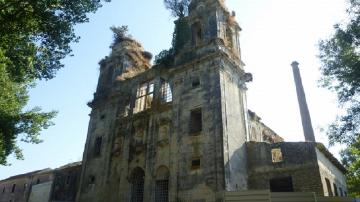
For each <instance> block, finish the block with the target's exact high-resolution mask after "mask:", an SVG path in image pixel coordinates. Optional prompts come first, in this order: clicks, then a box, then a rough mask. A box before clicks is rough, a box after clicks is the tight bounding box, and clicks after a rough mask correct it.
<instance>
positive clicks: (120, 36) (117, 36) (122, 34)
mask: <svg viewBox="0 0 360 202" xmlns="http://www.w3.org/2000/svg"><path fill="white" fill-rule="evenodd" d="M110 29H111V31H113V32H114V42H113V43H112V45H111V47H113V46H114V45H116V44H118V43H120V42H122V41H123V40H124V39H126V38H131V35H129V34H128V31H129V29H128V26H126V25H123V26H120V27H116V26H113V27H110Z"/></svg>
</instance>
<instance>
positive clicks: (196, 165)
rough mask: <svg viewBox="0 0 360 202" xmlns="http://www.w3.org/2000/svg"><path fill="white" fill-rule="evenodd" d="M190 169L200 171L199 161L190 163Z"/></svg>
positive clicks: (195, 160) (194, 160)
mask: <svg viewBox="0 0 360 202" xmlns="http://www.w3.org/2000/svg"><path fill="white" fill-rule="evenodd" d="M191 169H192V170H196V169H200V159H193V160H192V161H191Z"/></svg>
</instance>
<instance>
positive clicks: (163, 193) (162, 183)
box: [155, 180, 169, 202]
mask: <svg viewBox="0 0 360 202" xmlns="http://www.w3.org/2000/svg"><path fill="white" fill-rule="evenodd" d="M155 201H156V202H168V201H169V180H156V186H155Z"/></svg>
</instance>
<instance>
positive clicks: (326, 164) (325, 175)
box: [316, 148, 347, 196]
mask: <svg viewBox="0 0 360 202" xmlns="http://www.w3.org/2000/svg"><path fill="white" fill-rule="evenodd" d="M316 155H317V159H318V164H319V168H320V176H321V182H322V184H323V189H324V195H325V196H331V195H332V196H334V195H335V193H336V192H337V193H338V196H345V195H347V186H346V178H345V175H344V173H343V171H341V170H340V169H339V168H337V167H336V166H335V165H334V164H333V163H332V162H330V161H329V159H328V158H327V157H326V156H325V155H324V153H323V152H322V151H320V150H319V149H318V148H316ZM325 179H328V180H329V182H330V186H331V190H328V188H327V185H326V181H325ZM334 184H336V188H337V190H336V192H335V187H334ZM330 191H331V192H332V194H330V193H329V192H330Z"/></svg>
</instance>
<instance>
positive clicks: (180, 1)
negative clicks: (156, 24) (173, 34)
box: [164, 0, 191, 18]
mask: <svg viewBox="0 0 360 202" xmlns="http://www.w3.org/2000/svg"><path fill="white" fill-rule="evenodd" d="M190 1H191V0H164V4H165V8H166V9H169V10H170V11H171V15H172V16H174V17H179V18H182V17H185V16H186V15H187V13H188V6H189V4H190Z"/></svg>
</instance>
